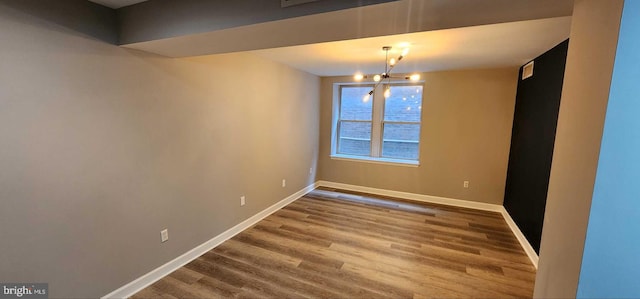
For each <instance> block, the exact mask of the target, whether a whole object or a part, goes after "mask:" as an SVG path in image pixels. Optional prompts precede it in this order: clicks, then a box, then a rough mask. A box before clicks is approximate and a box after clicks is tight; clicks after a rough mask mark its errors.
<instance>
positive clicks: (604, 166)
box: [578, 1, 640, 298]
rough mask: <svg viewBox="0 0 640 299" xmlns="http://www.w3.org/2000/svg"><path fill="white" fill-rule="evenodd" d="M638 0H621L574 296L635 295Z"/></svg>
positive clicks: (639, 290)
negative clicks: (607, 98)
mask: <svg viewBox="0 0 640 299" xmlns="http://www.w3.org/2000/svg"><path fill="white" fill-rule="evenodd" d="M639 28H640V2H638V1H625V3H624V10H623V13H622V22H621V24H620V37H619V40H618V49H617V52H616V61H615V65H614V68H613V78H612V81H611V92H610V94H609V103H608V105H607V116H606V120H605V124H604V134H603V136H602V147H601V148H600V159H599V163H598V172H597V174H596V183H595V187H594V191H593V199H592V201H591V213H590V216H589V226H588V229H587V238H586V241H585V246H584V247H585V248H584V255H583V257H582V268H581V270H580V281H579V283H578V297H580V298H639V297H640V284H638V277H640V259H638V252H639V251H640V229H638V228H639V227H640V226H638V221H639V219H640V201H639V200H638V199H640V189H638V186H637V179H638V173H639V172H640V157H638V153H640V118H638V114H640V102H638V97H637V94H638V93H639V92H640V86H639V85H638V78H640V65H639V64H638V61H640V38H639V37H640V35H638V29H639Z"/></svg>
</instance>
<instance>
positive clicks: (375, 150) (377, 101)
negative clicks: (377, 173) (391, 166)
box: [371, 84, 384, 157]
mask: <svg viewBox="0 0 640 299" xmlns="http://www.w3.org/2000/svg"><path fill="white" fill-rule="evenodd" d="M383 85H384V84H380V85H378V87H376V89H375V91H374V93H373V109H372V110H373V111H372V117H371V156H372V157H380V154H381V152H382V119H383V115H382V114H383V111H384V96H383V95H382V94H383V92H384V88H383Z"/></svg>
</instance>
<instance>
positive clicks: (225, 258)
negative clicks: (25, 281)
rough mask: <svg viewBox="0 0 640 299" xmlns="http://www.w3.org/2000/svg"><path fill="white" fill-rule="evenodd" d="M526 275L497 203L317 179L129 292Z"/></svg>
mask: <svg viewBox="0 0 640 299" xmlns="http://www.w3.org/2000/svg"><path fill="white" fill-rule="evenodd" d="M534 279H535V268H534V267H533V265H532V264H531V262H530V261H529V259H528V258H527V255H526V254H525V252H524V251H523V250H522V248H521V247H520V244H519V243H518V241H517V240H516V238H515V237H514V236H513V234H512V233H511V231H510V230H509V227H508V226H507V224H506V223H505V221H504V219H503V218H502V216H501V215H500V214H499V213H492V212H485V211H477V210H471V209H464V208H457V207H450V206H444V205H435V204H423V203H416V202H410V201H404V200H401V199H395V198H385V197H381V196H374V195H369V194H363V193H354V192H349V191H344V190H333V189H327V188H321V189H316V190H314V191H312V192H311V193H309V194H307V195H305V196H304V197H302V198H300V199H298V200H296V201H295V202H293V203H291V204H289V205H288V206H286V207H285V208H283V209H281V210H279V211H278V212H276V213H274V214H272V215H271V216H269V217H267V218H265V219H264V220H262V221H260V222H259V223H258V224H256V225H255V226H253V227H251V228H249V229H247V230H245V231H244V232H242V233H240V234H238V235H236V236H235V237H233V238H232V239H230V240H228V241H226V242H224V243H223V244H221V245H220V246H218V247H216V248H215V249H213V250H211V251H209V252H207V253H206V254H204V255H203V256H201V257H199V258H197V259H196V260H194V261H192V262H191V263H189V264H187V265H185V266H184V267H182V268H180V269H178V270H177V271H175V272H173V273H171V274H170V275H168V276H167V277H165V278H163V279H161V280H159V281H158V282H156V283H154V284H152V285H151V286H149V287H147V288H145V289H144V290H142V291H140V292H139V293H137V294H136V295H134V296H133V297H132V298H135V299H139V298H220V297H235V298H265V297H271V298H306V297H310V298H513V297H520V298H522V297H528V298H530V297H531V296H532V294H533V284H534Z"/></svg>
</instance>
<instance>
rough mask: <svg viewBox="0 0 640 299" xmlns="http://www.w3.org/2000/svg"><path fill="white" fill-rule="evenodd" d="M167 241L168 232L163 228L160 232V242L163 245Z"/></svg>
mask: <svg viewBox="0 0 640 299" xmlns="http://www.w3.org/2000/svg"><path fill="white" fill-rule="evenodd" d="M167 240H169V230H168V229H166V228H165V229H163V230H162V231H160V241H162V243H164V242H167Z"/></svg>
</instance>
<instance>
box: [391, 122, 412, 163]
mask: <svg viewBox="0 0 640 299" xmlns="http://www.w3.org/2000/svg"><path fill="white" fill-rule="evenodd" d="M419 141H420V125H419V124H394V123H386V124H384V133H383V136H382V156H383V157H386V158H396V159H411V160H417V159H418V144H419Z"/></svg>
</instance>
